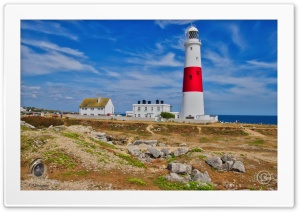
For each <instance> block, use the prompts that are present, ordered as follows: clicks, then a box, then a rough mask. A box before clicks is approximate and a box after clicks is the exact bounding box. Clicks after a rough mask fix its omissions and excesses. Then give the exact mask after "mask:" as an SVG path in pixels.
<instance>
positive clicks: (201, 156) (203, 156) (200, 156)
mask: <svg viewBox="0 0 300 212" xmlns="http://www.w3.org/2000/svg"><path fill="white" fill-rule="evenodd" d="M199 158H200V159H204V158H207V157H206V156H205V155H199Z"/></svg>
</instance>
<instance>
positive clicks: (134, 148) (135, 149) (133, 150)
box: [128, 146, 141, 156]
mask: <svg viewBox="0 0 300 212" xmlns="http://www.w3.org/2000/svg"><path fill="white" fill-rule="evenodd" d="M128 151H129V153H130V154H132V155H134V156H139V155H140V154H141V150H140V149H139V148H138V147H137V146H131V147H129V148H128Z"/></svg>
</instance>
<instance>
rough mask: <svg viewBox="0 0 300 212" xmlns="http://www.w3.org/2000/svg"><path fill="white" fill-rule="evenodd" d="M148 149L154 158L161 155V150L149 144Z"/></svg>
mask: <svg viewBox="0 0 300 212" xmlns="http://www.w3.org/2000/svg"><path fill="white" fill-rule="evenodd" d="M148 151H149V153H150V154H151V155H152V156H153V157H155V158H158V157H159V156H160V155H161V152H160V151H159V150H158V149H156V148H154V147H151V146H150V147H148Z"/></svg>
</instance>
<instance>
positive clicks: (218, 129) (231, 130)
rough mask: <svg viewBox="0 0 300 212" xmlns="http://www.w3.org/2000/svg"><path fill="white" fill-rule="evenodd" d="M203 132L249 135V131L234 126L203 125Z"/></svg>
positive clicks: (208, 133)
mask: <svg viewBox="0 0 300 212" xmlns="http://www.w3.org/2000/svg"><path fill="white" fill-rule="evenodd" d="M202 133H203V134H205V135H229V136H247V135H249V134H248V133H246V132H244V131H243V130H241V129H237V128H232V127H202Z"/></svg>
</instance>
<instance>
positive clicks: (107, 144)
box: [89, 137, 117, 149]
mask: <svg viewBox="0 0 300 212" xmlns="http://www.w3.org/2000/svg"><path fill="white" fill-rule="evenodd" d="M89 139H90V140H91V141H93V142H95V143H96V144H98V145H100V146H102V147H108V148H110V149H117V148H116V147H115V146H114V145H112V144H109V143H106V142H104V141H99V140H96V139H94V138H91V137H89Z"/></svg>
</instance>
